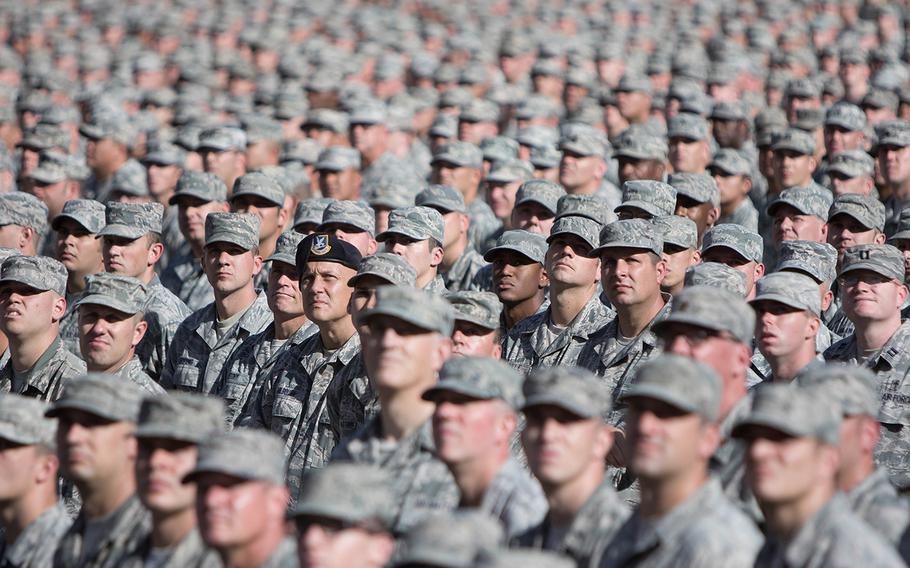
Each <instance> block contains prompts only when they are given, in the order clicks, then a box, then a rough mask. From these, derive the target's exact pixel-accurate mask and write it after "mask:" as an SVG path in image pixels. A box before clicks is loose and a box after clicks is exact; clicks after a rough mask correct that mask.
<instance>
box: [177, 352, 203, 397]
mask: <svg viewBox="0 0 910 568" xmlns="http://www.w3.org/2000/svg"><path fill="white" fill-rule="evenodd" d="M204 367H205V363H203V361H202V360H201V359H196V358H195V357H187V356H181V357H180V358H179V359H177V365H176V366H175V370H174V377H173V381H174V386H175V387H176V388H177V389H179V390H188V391H195V390H197V389H198V388H199V377H200V375H201V374H202V371H203V369H204Z"/></svg>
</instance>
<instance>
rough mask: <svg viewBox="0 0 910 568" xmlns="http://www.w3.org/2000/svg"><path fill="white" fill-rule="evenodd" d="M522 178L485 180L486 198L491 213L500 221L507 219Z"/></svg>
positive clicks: (510, 213) (513, 205)
mask: <svg viewBox="0 0 910 568" xmlns="http://www.w3.org/2000/svg"><path fill="white" fill-rule="evenodd" d="M521 183H522V180H517V181H512V182H487V200H488V201H489V203H490V208H491V209H492V210H493V214H494V215H496V218H497V219H499V220H500V221H505V220H507V219H509V217H510V216H511V215H512V209H513V208H514V207H515V195H516V194H517V193H518V188H519V187H520V186H521Z"/></svg>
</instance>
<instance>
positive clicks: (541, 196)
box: [515, 179, 566, 215]
mask: <svg viewBox="0 0 910 568" xmlns="http://www.w3.org/2000/svg"><path fill="white" fill-rule="evenodd" d="M565 194H566V190H565V189H563V187H562V186H561V185H559V184H558V183H556V182H552V181H549V180H545V179H532V180H528V181H526V182H524V183H522V184H521V186H519V188H518V192H517V193H516V194H515V207H518V206H519V205H521V204H523V203H537V204H539V205H541V206H542V207H544V208H546V209H547V210H548V211H550V212H551V213H552V214H553V215H556V211H557V208H558V204H559V199H560V198H561V197H563V196H564V195H565Z"/></svg>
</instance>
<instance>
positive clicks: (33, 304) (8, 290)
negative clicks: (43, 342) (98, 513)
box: [0, 282, 66, 341]
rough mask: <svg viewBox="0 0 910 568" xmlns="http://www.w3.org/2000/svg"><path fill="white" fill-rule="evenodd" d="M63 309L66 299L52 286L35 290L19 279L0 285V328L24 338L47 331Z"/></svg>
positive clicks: (23, 339)
mask: <svg viewBox="0 0 910 568" xmlns="http://www.w3.org/2000/svg"><path fill="white" fill-rule="evenodd" d="M65 311H66V300H64V299H63V298H62V297H61V296H59V295H58V294H57V293H56V292H54V291H52V290H46V291H42V290H37V289H35V288H32V287H31V286H27V285H25V284H20V283H18V282H7V283H4V284H2V285H0V331H2V332H3V333H5V334H6V335H8V336H10V337H15V338H18V339H19V340H21V341H27V340H28V339H29V338H32V337H36V336H40V335H42V334H44V333H46V332H47V330H48V328H49V327H50V326H51V324H52V323H55V322H58V321H60V318H62V317H63V313H64V312H65Z"/></svg>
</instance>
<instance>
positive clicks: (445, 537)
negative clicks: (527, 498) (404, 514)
mask: <svg viewBox="0 0 910 568" xmlns="http://www.w3.org/2000/svg"><path fill="white" fill-rule="evenodd" d="M503 540H504V538H503V530H502V524H501V523H500V522H499V521H497V520H496V519H494V518H492V517H490V516H489V515H486V514H484V513H481V512H478V511H475V510H469V509H460V510H457V511H453V512H451V513H435V514H432V515H429V516H428V517H427V518H426V519H424V521H423V522H422V523H420V524H419V525H417V526H415V527H414V528H413V529H411V530H410V531H408V533H407V534H406V535H404V538H403V539H402V541H401V546H400V548H399V550H400V552H399V553H398V554H396V557H395V562H394V563H392V564H391V566H394V567H395V568H414V567H416V566H421V567H423V568H474V567H475V566H477V562H479V561H480V555H482V554H485V553H493V552H494V551H496V550H498V549H499V548H500V547H501V546H502V545H503ZM521 566H524V564H521Z"/></svg>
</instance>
